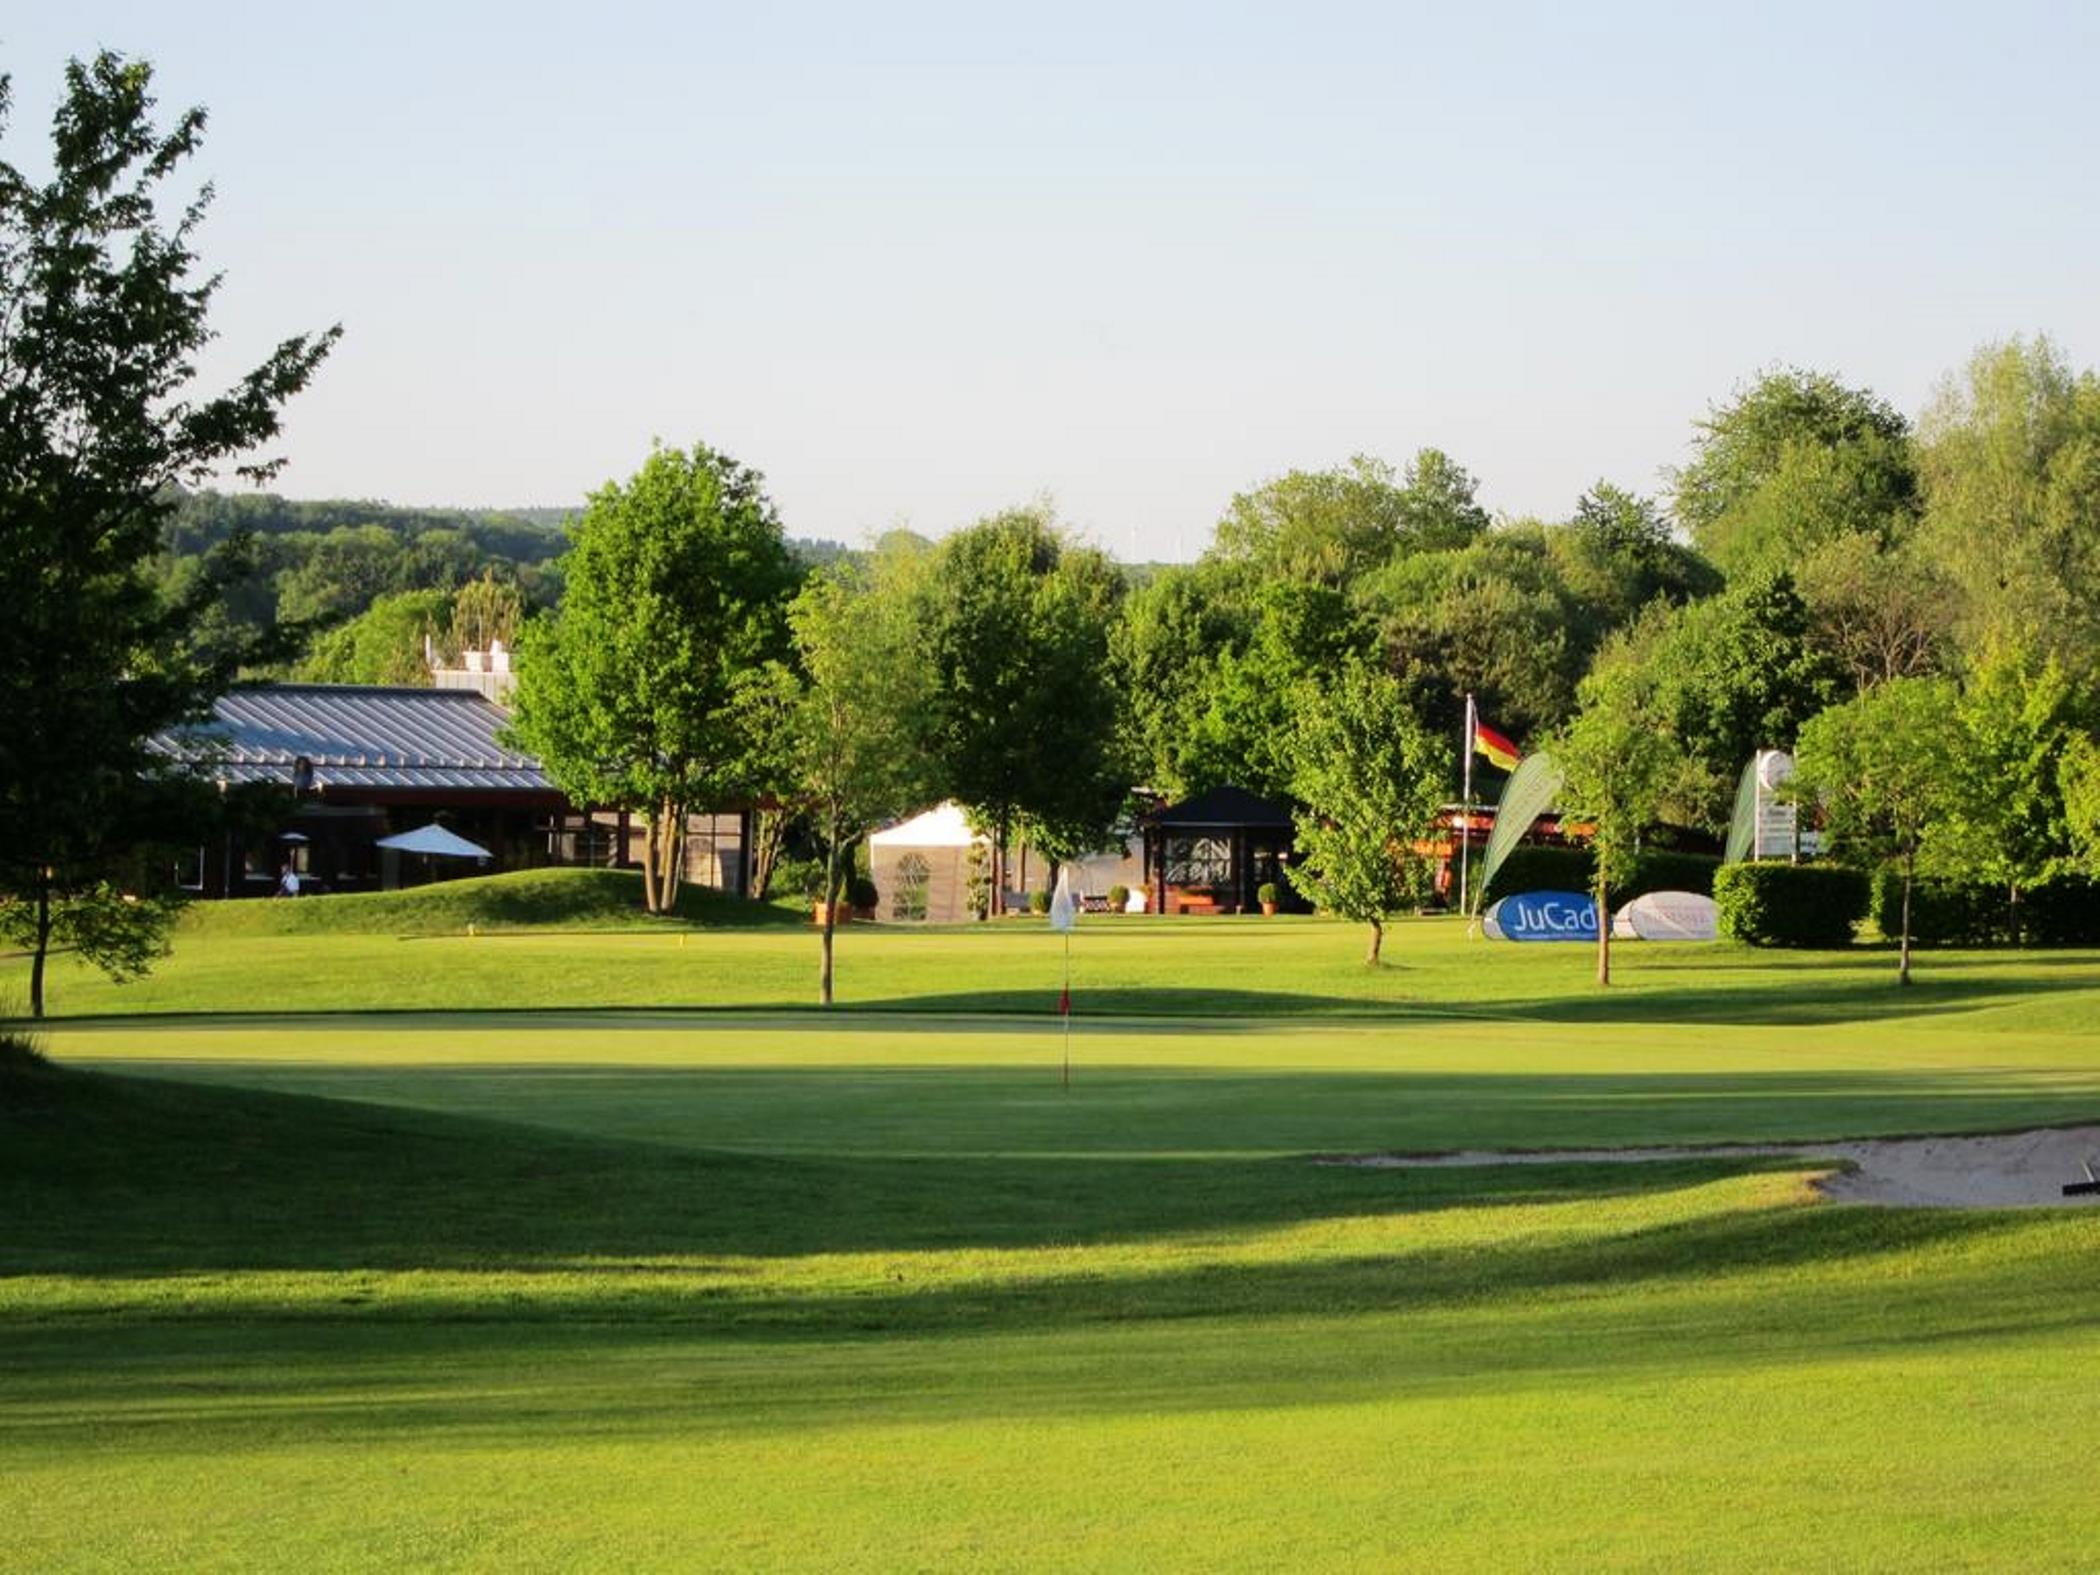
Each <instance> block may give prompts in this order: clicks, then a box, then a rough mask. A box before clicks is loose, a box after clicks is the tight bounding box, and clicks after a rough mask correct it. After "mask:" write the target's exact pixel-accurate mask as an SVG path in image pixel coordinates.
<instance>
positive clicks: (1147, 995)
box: [854, 960, 2100, 1027]
mask: <svg viewBox="0 0 2100 1575" xmlns="http://www.w3.org/2000/svg"><path fill="white" fill-rule="evenodd" d="M1832 975H1835V977H1832ZM1701 977H1702V979H1703V980H1704V981H1705V982H1703V983H1701V984H1699V985H1696V986H1688V987H1686V986H1678V985H1674V984H1671V983H1668V982H1662V981H1666V980H1667V975H1663V976H1661V979H1660V980H1659V979H1658V976H1657V975H1654V974H1650V975H1647V976H1646V977H1642V976H1639V975H1635V976H1633V977H1631V978H1630V979H1627V980H1626V981H1625V982H1622V983H1621V984H1619V985H1618V986H1615V987H1613V988H1611V989H1595V990H1590V991H1582V990H1563V991H1559V992H1556V993H1554V994H1552V995H1544V996H1523V995H1511V996H1492V997H1490V996H1483V997H1481V998H1479V999H1475V1000H1450V999H1443V998H1436V997H1424V998H1422V999H1419V1000H1410V999H1406V998H1405V988H1406V986H1405V980H1404V978H1403V979H1402V980H1400V981H1398V982H1397V983H1396V986H1395V987H1396V989H1397V990H1399V991H1400V992H1401V998H1398V999H1392V998H1388V999H1384V1000H1367V999H1363V998H1360V997H1350V996H1338V995H1317V994H1307V993H1302V992H1289V991H1281V990H1219V989H1208V988H1203V989H1197V988H1179V987H1175V986H1167V985H1148V986H1118V985H1107V986H1089V987H1087V988H1085V989H1083V990H1079V991H1076V992H1075V996H1074V1005H1075V1010H1076V1012H1077V1014H1078V1015H1079V1016H1080V1017H1081V1018H1087V1017H1107V1018H1116V1017H1128V1018H1146V1017H1160V1018H1184V1017H1208V1018H1228V1019H1230V1018H1237V1019H1247V1020H1261V1019H1267V1018H1276V1017H1285V1018H1294V1019H1313V1020H1351V1019H1356V1020H1367V1021H1378V1020H1393V1019H1399V1020H1419V1019H1425V1018H1426V1019H1449V1018H1461V1019H1464V1018H1488V1019H1494V1020H1503V1019H1514V1020H1521V1021H1527V1022H1540V1023H1629V1024H1633V1023H1710V1024H1738V1025H1742V1026H1746V1027H1758V1026H1773V1025H1784V1024H1837V1023H1853V1022H1862V1021H1872V1020H1875V1019H1878V1018H1896V1017H1927V1016H1939V1015H1944V1014H1948V1013H1955V1012H1967V1011H1979V1010H1982V1009H1984V1008H1986V1007H1991V1006H1997V1005H2001V1004H2003V1003H2004V1002H2005V1001H2007V1000H2009V999H2014V998H2044V997H2047V996H2049V995H2053V994H2059V993H2063V992H2068V991H2094V990H2100V969H2096V968H2094V967H2093V966H2092V965H2091V963H2090V960H2088V962H2087V964H2086V966H2084V967H2083V968H2080V969H2071V968H2066V969H2064V970H2062V971H2060V972H2055V971H2052V973H2051V974H2050V976H2047V977H2036V974H2035V971H2033V970H2025V969H2022V970H2019V971H2017V972H2014V971H2012V970H2008V971H2007V972H2006V974H2005V975H2003V976H1994V975H1992V974H1990V973H1988V972H1985V971H1983V970H1980V969H1972V968H1970V967H1968V966H1966V965H1965V966H1964V968H1963V970H1962V971H1961V972H1960V973H1958V974H1954V975H1952V976H1949V977H1944V978H1933V977H1931V976H1929V975H1921V976H1920V977H1919V978H1918V979H1917V980H1916V981H1915V982H1914V983H1913V984H1911V985H1910V986H1909V987H1908V988H1903V987H1901V986H1899V985H1897V983H1896V982H1895V979H1894V976H1893V974H1891V975H1890V976H1889V977H1886V978H1884V977H1882V976H1880V975H1879V974H1871V975H1868V974H1863V970H1862V966H1861V965H1860V964H1859V963H1858V962H1856V961H1853V962H1847V963H1845V964H1843V965H1822V964H1818V963H1816V962H1808V963H1805V964H1803V965H1801V966H1800V968H1799V969H1798V970H1797V969H1795V968H1793V967H1791V966H1790V967H1789V968H1788V969H1787V972H1786V974H1785V976H1784V977H1780V978H1774V977H1771V976H1769V975H1766V974H1763V973H1761V972H1760V973H1758V974H1754V975H1749V976H1748V977H1746V978H1744V979H1743V980H1742V981H1741V982H1733V981H1727V982H1721V983H1715V982H1713V980H1714V975H1713V972H1712V970H1711V969H1706V970H1702V973H1701ZM1723 978H1724V981H1725V980H1726V976H1723ZM1056 1010H1057V997H1056V994H1055V993H1054V992H1052V991H1048V990H1044V989H1041V988H1032V989H1027V990H1012V989H1007V990H953V991H942V992H940V993H937V994H924V995H911V996H899V997H894V998H890V999H885V1000H882V1001H875V1002H867V1003H857V1004H856V1005H855V1007H854V1011H855V1012H857V1013H878V1014H879V1013H889V1012H904V1013H917V1014H926V1015H941V1014H965V1015H967V1014H975V1015H979V1016H1030V1015H1032V1016H1039V1017H1050V1016H1053V1015H1055V1013H1056Z"/></svg>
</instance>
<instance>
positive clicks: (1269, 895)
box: [1254, 880, 1283, 908]
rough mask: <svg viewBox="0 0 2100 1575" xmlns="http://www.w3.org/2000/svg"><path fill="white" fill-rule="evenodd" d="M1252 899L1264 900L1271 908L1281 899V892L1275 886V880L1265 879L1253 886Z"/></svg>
mask: <svg viewBox="0 0 2100 1575" xmlns="http://www.w3.org/2000/svg"><path fill="white" fill-rule="evenodd" d="M1254 900H1255V901H1256V902H1265V903H1267V904H1268V905H1269V906H1270V907H1272V908H1273V907H1275V906H1276V904H1277V903H1279V902H1281V901H1282V900H1283V894H1282V892H1281V891H1280V890H1279V889H1278V888H1277V885H1276V882H1274V881H1272V880H1265V881H1263V882H1262V883H1261V884H1260V885H1259V886H1257V887H1255V888H1254Z"/></svg>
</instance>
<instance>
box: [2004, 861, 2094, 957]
mask: <svg viewBox="0 0 2100 1575" xmlns="http://www.w3.org/2000/svg"><path fill="white" fill-rule="evenodd" d="M2020 909H2021V914H2022V925H2021V928H2022V930H2023V932H2024V935H2025V938H2026V939H2027V940H2029V941H2031V942H2033V943H2034V944H2035V945H2037V946H2100V880H2094V879H2093V878H2092V877H2091V876H2090V875H2052V876H2051V877H2050V878H2049V879H2047V880H2045V881H2043V882H2042V883H2041V884H2040V885H2039V886H2034V887H2031V888H2029V889H2028V890H2026V891H2024V892H2022V893H2020Z"/></svg>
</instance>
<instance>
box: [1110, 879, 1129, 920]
mask: <svg viewBox="0 0 2100 1575" xmlns="http://www.w3.org/2000/svg"><path fill="white" fill-rule="evenodd" d="M1129 907H1130V888H1129V887H1128V886H1124V885H1121V884H1117V885H1114V886H1111V887H1109V888H1108V911H1109V912H1110V913H1122V912H1125V911H1127V910H1128V909H1129Z"/></svg>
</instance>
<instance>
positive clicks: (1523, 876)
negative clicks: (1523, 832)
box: [1481, 845, 1591, 904]
mask: <svg viewBox="0 0 2100 1575" xmlns="http://www.w3.org/2000/svg"><path fill="white" fill-rule="evenodd" d="M1590 868H1591V866H1590V850H1589V849H1588V848H1559V847H1552V846H1546V845H1540V846H1537V847H1516V848H1512V849H1510V852H1509V857H1508V858H1506V859H1504V860H1503V861H1502V864H1501V867H1500V868H1498V869H1497V870H1496V871H1495V878H1494V879H1493V880H1491V881H1489V882H1488V884H1487V890H1486V891H1485V892H1483V893H1482V894H1481V898H1482V902H1483V904H1486V903H1490V902H1493V901H1494V900H1495V899H1496V898H1498V897H1507V896H1509V895H1510V894H1511V893H1512V892H1519V891H1588V890H1589V889H1590Z"/></svg>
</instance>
